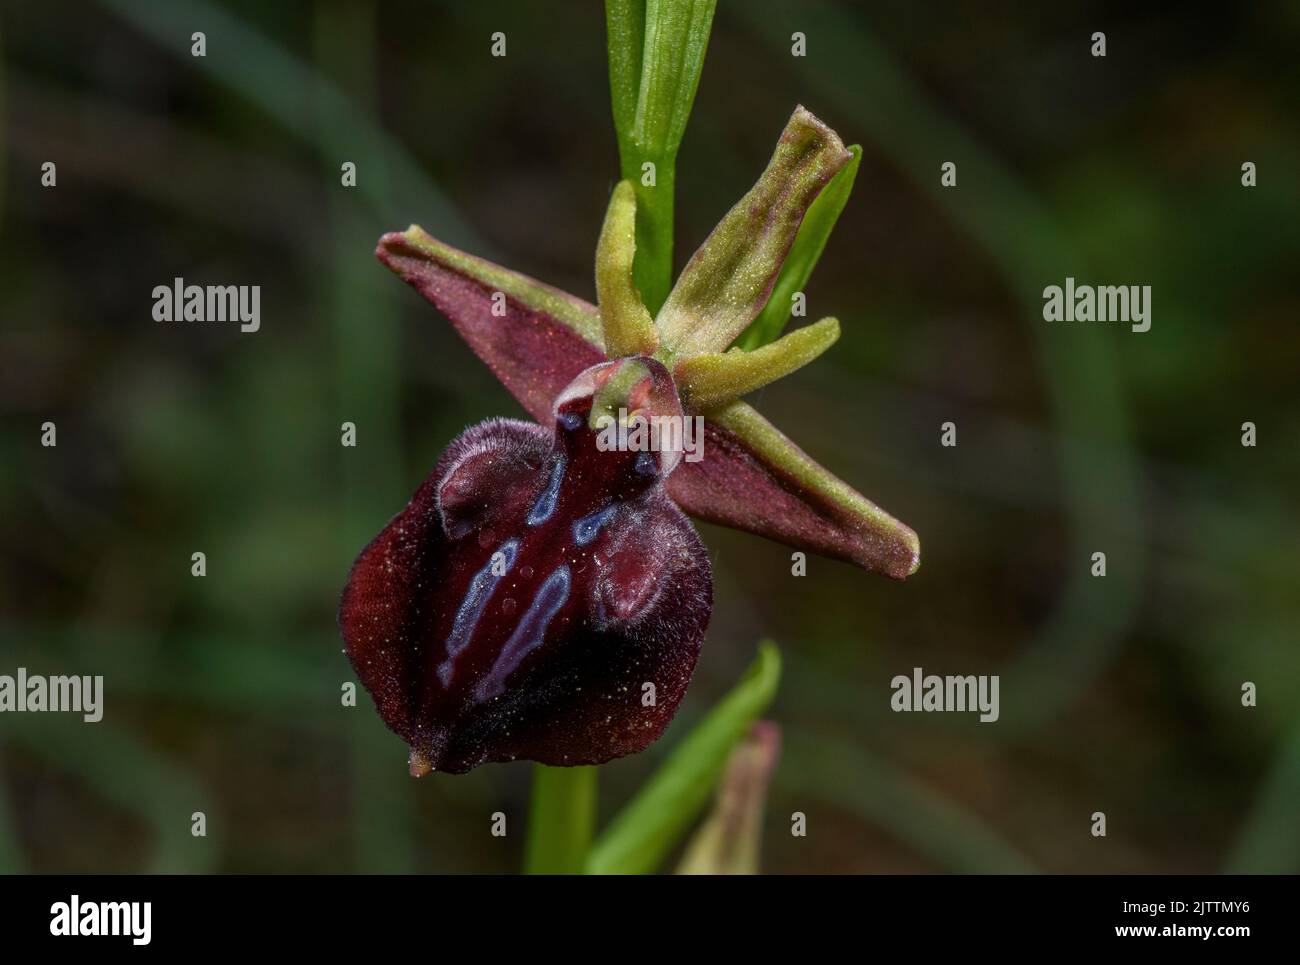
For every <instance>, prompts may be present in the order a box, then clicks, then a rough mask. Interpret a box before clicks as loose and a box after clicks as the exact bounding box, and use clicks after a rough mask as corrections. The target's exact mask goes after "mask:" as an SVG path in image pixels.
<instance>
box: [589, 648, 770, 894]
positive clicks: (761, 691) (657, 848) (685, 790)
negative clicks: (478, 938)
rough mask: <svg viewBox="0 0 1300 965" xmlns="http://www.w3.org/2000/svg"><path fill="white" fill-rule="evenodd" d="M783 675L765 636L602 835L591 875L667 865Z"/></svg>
mask: <svg viewBox="0 0 1300 965" xmlns="http://www.w3.org/2000/svg"><path fill="white" fill-rule="evenodd" d="M780 678H781V655H780V652H779V651H778V650H777V648H776V644H774V643H772V641H770V640H764V641H763V642H761V643H760V644H759V647H758V656H757V657H755V658H754V661H753V663H751V664H750V665H749V668H748V669H747V670H746V671H745V675H744V676H743V677H742V678H741V679H740V682H739V683H737V684H736V686H735V687H734V688H732V691H731V692H730V693H729V694H727V696H726V697H724V698H723V699H722V701H721V702H720V703H719V704H718V705H717V706H716V707H714V708H713V709H712V710H711V711H709V714H708V716H706V717H705V718H704V720H702V721H701V722H700V723H699V724H698V725H697V726H696V727H695V729H694V730H693V731H691V733H690V734H688V735H687V737H686V739H685V740H683V741H682V742H681V743H680V744H678V745H677V747H675V748H674V749H673V751H672V752H671V753H670V754H669V756H668V759H667V760H666V761H664V763H663V764H662V766H660V768H659V770H657V771H656V772H655V773H654V775H653V776H652V777H651V778H650V780H649V781H648V782H647V783H646V784H645V785H644V786H643V787H642V788H641V790H640V791H639V792H638V793H637V796H636V797H635V798H633V799H632V801H631V802H630V803H629V804H628V805H627V806H626V807H625V808H624V809H623V810H622V811H621V812H620V813H619V815H618V816H617V817H616V818H615V819H614V820H613V821H612V822H611V823H610V825H609V828H608V829H607V830H606V831H605V833H604V834H602V835H601V836H600V838H599V839H598V840H597V841H596V844H595V845H594V847H593V848H592V850H591V857H590V858H589V860H588V862H587V871H588V872H589V873H590V874H646V873H649V872H652V871H654V870H655V869H656V868H657V867H658V866H659V864H660V862H662V861H663V859H664V857H665V856H666V855H667V854H668V852H669V851H670V850H672V848H673V846H674V845H676V844H677V842H678V841H679V840H680V838H681V836H682V834H683V833H685V831H686V829H687V828H688V827H689V826H690V824H691V822H692V821H694V820H695V818H696V817H697V816H698V815H699V814H700V812H701V811H702V810H703V809H704V806H705V805H706V804H707V803H708V801H709V796H710V795H711V794H712V793H713V789H714V787H715V786H716V785H717V782H718V777H719V776H720V775H721V773H722V769H723V767H725V766H726V763H727V757H728V756H729V755H730V753H731V749H732V748H733V747H735V746H736V744H737V743H738V742H739V741H740V740H741V739H743V738H744V736H745V734H746V733H748V731H749V728H750V725H751V724H753V723H754V721H755V720H756V719H757V718H758V716H759V715H760V714H761V713H763V711H764V710H765V709H766V708H767V705H768V704H769V703H771V702H772V698H773V697H774V696H775V695H776V686H777V682H778V681H779V680H780Z"/></svg>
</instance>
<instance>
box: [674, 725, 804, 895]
mask: <svg viewBox="0 0 1300 965" xmlns="http://www.w3.org/2000/svg"><path fill="white" fill-rule="evenodd" d="M780 753H781V729H780V728H779V727H777V725H776V724H774V723H772V722H771V721H770V720H759V721H755V722H754V724H753V726H752V727H750V729H749V733H748V734H746V735H745V739H744V740H742V741H741V742H740V743H738V744H737V745H736V746H735V747H734V748H732V751H731V756H730V757H729V758H728V759H727V769H726V771H725V772H724V773H723V775H722V779H721V780H720V781H719V782H718V794H717V799H716V801H715V802H714V805H713V811H712V813H710V815H709V816H708V817H707V818H706V819H705V821H704V824H703V825H701V826H700V829H699V831H697V832H696V833H695V836H694V837H693V838H692V839H691V841H690V843H689V844H688V845H687V846H686V853H685V854H684V855H683V856H682V860H681V863H680V864H679V865H678V866H677V873H678V874H679V875H756V874H758V849H759V842H760V840H761V839H762V834H763V810H764V806H765V805H766V803H767V788H768V783H769V782H770V781H771V779H772V771H773V770H774V769H775V768H776V761H777V758H778V757H779V756H780Z"/></svg>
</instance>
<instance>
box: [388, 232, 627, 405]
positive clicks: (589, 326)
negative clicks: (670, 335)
mask: <svg viewBox="0 0 1300 965" xmlns="http://www.w3.org/2000/svg"><path fill="white" fill-rule="evenodd" d="M375 255H376V256H377V257H378V258H379V260H380V261H382V262H383V263H384V264H385V265H387V266H388V267H389V268H391V269H392V270H393V271H394V272H395V273H396V274H397V275H399V276H400V277H401V278H402V279H403V280H404V281H405V282H407V284H409V285H411V286H412V287H414V288H415V289H416V290H417V291H418V292H419V293H420V294H421V295H423V296H424V297H425V298H427V299H428V300H429V301H431V302H432V303H433V304H434V305H435V306H437V308H438V310H439V311H440V312H442V313H443V314H444V315H446V316H447V318H448V319H449V320H450V321H451V324H452V325H453V326H455V328H456V331H457V332H459V333H460V335H461V337H462V338H463V339H465V341H466V342H468V343H469V346H470V348H472V349H473V350H474V354H476V355H477V356H478V357H479V358H481V359H482V360H483V361H484V362H486V363H487V365H488V368H490V369H491V370H492V374H493V375H495V376H496V377H497V378H498V379H499V380H500V381H501V384H502V385H504V386H505V387H506V388H507V389H508V390H509V391H510V394H511V395H513V396H514V397H515V398H516V399H518V400H519V402H520V403H521V404H522V405H523V407H524V408H525V409H526V410H527V411H528V414H529V415H531V416H532V417H533V418H534V419H536V420H537V421H538V422H541V423H544V424H545V423H549V422H550V421H551V403H552V402H553V401H555V397H556V395H558V394H559V393H560V391H561V390H562V389H563V388H564V387H565V386H566V385H568V384H569V383H570V382H571V381H573V379H574V377H576V376H577V375H578V373H580V372H582V371H583V370H584V369H586V368H588V367H590V366H592V365H595V364H596V363H597V362H601V361H603V360H604V358H605V355H604V349H603V340H602V337H601V331H600V317H599V315H598V314H597V312H596V309H595V307H594V306H592V305H591V304H590V303H589V302H585V301H583V300H582V299H580V298H575V297H574V296H572V295H569V294H567V293H566V292H562V291H560V290H559V289H558V288H552V287H551V286H550V285H544V284H542V283H541V282H539V281H534V280H533V279H532V278H529V277H528V276H527V275H521V274H519V273H518V272H514V271H510V270H509V269H507V268H502V267H501V266H500V265H494V264H493V263H492V262H490V261H486V260H484V259H482V258H476V257H475V256H473V255H469V254H466V253H465V252H463V251H460V250H458V249H456V248H453V247H452V246H451V245H447V244H443V243H442V242H441V241H438V240H436V239H434V238H432V237H430V236H429V235H428V234H427V233H426V232H425V231H424V229H422V228H419V227H416V226H414V225H412V226H411V227H410V228H409V229H408V230H406V231H402V232H397V231H394V232H391V233H389V234H386V235H384V236H383V237H382V238H380V239H379V247H378V248H377V249H376V250H375ZM494 312H495V314H494Z"/></svg>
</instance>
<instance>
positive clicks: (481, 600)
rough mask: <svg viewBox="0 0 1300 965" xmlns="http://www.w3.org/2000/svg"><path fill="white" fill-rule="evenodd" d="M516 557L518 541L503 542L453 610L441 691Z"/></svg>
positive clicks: (440, 674) (440, 667)
mask: <svg viewBox="0 0 1300 965" xmlns="http://www.w3.org/2000/svg"><path fill="white" fill-rule="evenodd" d="M518 553H519V540H517V539H511V540H506V541H505V542H504V543H502V544H501V547H500V548H499V549H498V550H497V551H496V552H495V553H493V554H492V558H491V559H489V560H488V561H487V563H485V564H484V566H483V568H482V569H481V570H479V571H478V572H477V573H475V574H474V578H473V579H472V580H470V581H469V589H468V590H466V591H465V598H464V599H463V600H461V601H460V607H459V608H458V609H457V610H456V619H455V620H453V621H452V624H451V633H450V634H449V635H448V636H447V657H446V659H445V660H443V662H442V663H441V664H439V665H438V679H439V680H441V681H442V685H443V686H444V687H445V686H447V684H448V683H449V682H450V681H451V673H452V669H453V668H452V664H453V663H454V662H455V658H456V654H458V653H460V652H461V651H462V650H464V649H465V647H466V645H467V644H468V643H469V641H470V637H472V636H473V635H474V628H475V627H476V626H478V621H479V617H481V616H482V615H483V609H484V607H486V606H487V602H488V600H489V599H491V598H492V591H493V590H495V589H496V588H497V584H498V583H500V582H501V577H503V576H505V574H506V573H508V572H510V567H512V566H514V565H515V557H516V556H517V555H518Z"/></svg>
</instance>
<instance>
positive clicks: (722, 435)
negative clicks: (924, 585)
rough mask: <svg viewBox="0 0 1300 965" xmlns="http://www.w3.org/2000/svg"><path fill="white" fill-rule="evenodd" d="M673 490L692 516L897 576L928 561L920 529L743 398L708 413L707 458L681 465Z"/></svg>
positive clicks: (670, 486)
mask: <svg viewBox="0 0 1300 965" xmlns="http://www.w3.org/2000/svg"><path fill="white" fill-rule="evenodd" d="M668 493H669V495H671V496H672V497H673V500H674V502H676V503H677V505H678V506H680V507H681V508H682V509H684V510H686V512H688V513H690V514H691V515H692V516H697V517H699V518H700V519H704V520H707V521H709V522H711V523H719V524H721V525H723V526H731V527H733V528H735V529H743V530H746V531H747V532H750V533H757V534H758V535H760V536H766V537H768V538H769V539H774V540H777V541H778V542H781V543H786V544H787V545H790V546H793V547H796V548H797V549H806V550H811V551H812V552H815V553H820V554H821V555H823V556H829V557H832V558H834V559H840V560H846V561H848V562H851V563H855V564H857V565H858V566H861V567H863V568H864V569H868V570H872V571H874V572H877V573H883V574H884V575H886V576H889V577H892V578H893V579H896V580H903V579H906V578H907V577H909V576H911V575H912V574H913V573H915V572H916V571H917V569H918V568H919V567H920V565H921V544H920V541H919V540H918V539H917V537H916V533H914V532H912V530H911V529H909V528H908V527H907V526H905V525H903V524H902V523H900V522H899V521H898V520H896V519H894V518H893V517H892V516H890V515H889V514H888V513H886V512H885V511H884V510H883V509H881V508H880V507H879V506H877V505H875V504H874V503H873V502H871V501H870V500H869V499H867V498H865V497H864V496H862V495H861V494H859V493H858V492H856V491H855V490H854V489H853V487H851V486H849V485H848V484H847V483H845V482H844V481H842V480H841V479H839V478H838V477H836V476H835V475H833V474H832V473H830V472H828V471H827V470H826V469H824V468H823V467H821V466H819V465H818V464H817V463H816V462H814V461H813V460H812V459H810V458H809V457H808V455H807V454H806V453H805V452H804V451H803V450H802V449H800V448H799V447H798V446H796V445H795V444H794V443H793V442H791V441H790V440H789V439H788V438H786V437H785V436H784V435H783V434H782V433H781V431H780V430H779V429H777V428H776V426H774V425H772V423H770V422H768V421H767V420H766V419H764V418H763V417H762V416H761V415H760V414H759V413H758V412H757V411H756V410H755V409H754V408H753V407H752V406H749V405H747V404H746V403H744V402H733V403H731V404H730V405H728V406H724V407H723V408H721V409H715V410H714V411H712V412H710V413H708V415H707V416H706V421H705V430H704V458H703V460H701V461H699V462H690V461H684V462H683V463H682V464H681V465H680V466H678V467H677V471H676V472H674V473H673V475H672V477H671V478H670V479H669V480H668Z"/></svg>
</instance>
